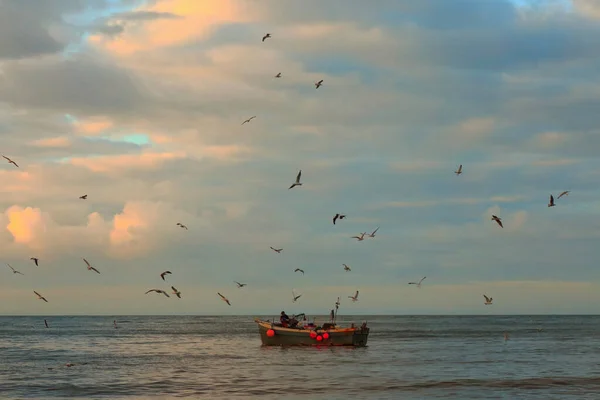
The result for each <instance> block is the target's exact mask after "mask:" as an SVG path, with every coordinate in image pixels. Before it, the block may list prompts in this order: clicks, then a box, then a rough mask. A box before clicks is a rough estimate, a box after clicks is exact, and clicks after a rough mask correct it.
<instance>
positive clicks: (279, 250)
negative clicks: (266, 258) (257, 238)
mask: <svg viewBox="0 0 600 400" xmlns="http://www.w3.org/2000/svg"><path fill="white" fill-rule="evenodd" d="M269 247H271V246H269ZM271 250H273V251H274V252H275V253H279V254H281V250H283V249H276V248H274V247H271Z"/></svg>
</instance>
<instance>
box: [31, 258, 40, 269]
mask: <svg viewBox="0 0 600 400" xmlns="http://www.w3.org/2000/svg"><path fill="white" fill-rule="evenodd" d="M30 260H31V261H33V262H34V263H35V266H36V267H39V266H40V265H39V264H38V262H39V261H40V259H39V258H35V257H31V258H30Z"/></svg>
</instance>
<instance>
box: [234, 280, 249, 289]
mask: <svg viewBox="0 0 600 400" xmlns="http://www.w3.org/2000/svg"><path fill="white" fill-rule="evenodd" d="M234 282H235V284H236V285H237V287H238V288H240V289H241V288H243V287H244V286H246V285H247V283H239V282H237V281H234Z"/></svg>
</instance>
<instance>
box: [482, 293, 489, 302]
mask: <svg viewBox="0 0 600 400" xmlns="http://www.w3.org/2000/svg"><path fill="white" fill-rule="evenodd" d="M483 297H485V301H488V302H489V301H490V298H489V297H487V296H486V295H485V294H484V295H483Z"/></svg>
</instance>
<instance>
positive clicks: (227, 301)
mask: <svg viewBox="0 0 600 400" xmlns="http://www.w3.org/2000/svg"><path fill="white" fill-rule="evenodd" d="M217 294H218V295H219V296H220V297H221V300H223V301H224V302H225V303H227V304H229V305H231V303H230V302H229V299H227V297H225V296H223V295H222V294H221V293H218V292H217Z"/></svg>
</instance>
